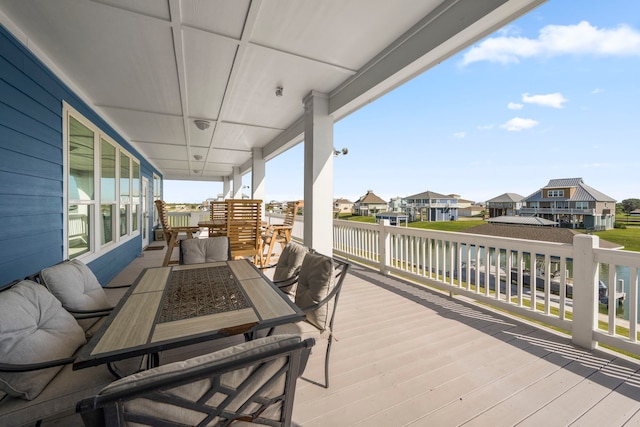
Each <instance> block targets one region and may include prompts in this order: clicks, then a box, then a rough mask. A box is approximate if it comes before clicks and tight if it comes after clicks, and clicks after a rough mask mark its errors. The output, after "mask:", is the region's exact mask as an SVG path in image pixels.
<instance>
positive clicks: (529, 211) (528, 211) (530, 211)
mask: <svg viewBox="0 0 640 427" xmlns="http://www.w3.org/2000/svg"><path fill="white" fill-rule="evenodd" d="M520 214H521V215H534V214H557V215H596V210H595V209H577V208H520Z"/></svg>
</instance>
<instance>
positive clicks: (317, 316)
mask: <svg viewBox="0 0 640 427" xmlns="http://www.w3.org/2000/svg"><path fill="white" fill-rule="evenodd" d="M333 285H334V265H333V260H332V259H331V258H330V257H328V256H325V255H321V254H317V253H312V252H310V253H308V254H307V255H306V256H305V257H304V261H302V266H301V267H300V277H299V279H298V288H297V289H296V300H295V301H296V305H297V306H298V307H300V308H302V309H304V308H306V307H309V306H311V305H314V304H317V303H319V302H320V301H322V300H323V299H324V298H325V297H326V296H327V295H328V294H329V292H331V289H333ZM332 307H333V302H332V301H330V302H329V303H327V304H324V305H323V306H322V307H319V308H317V309H315V310H310V311H307V312H306V315H307V321H308V322H309V323H311V324H313V325H315V326H316V327H318V328H319V329H320V330H324V329H325V328H326V327H327V326H328V323H329V321H330V320H331V319H330V317H329V316H330V313H331V308H332Z"/></svg>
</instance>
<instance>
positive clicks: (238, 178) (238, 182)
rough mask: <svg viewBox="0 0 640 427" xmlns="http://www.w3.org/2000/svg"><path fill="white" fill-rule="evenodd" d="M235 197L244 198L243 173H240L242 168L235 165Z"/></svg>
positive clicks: (233, 195)
mask: <svg viewBox="0 0 640 427" xmlns="http://www.w3.org/2000/svg"><path fill="white" fill-rule="evenodd" d="M231 197H232V198H234V199H242V175H240V168H239V167H238V166H234V168H233V194H232V195H231Z"/></svg>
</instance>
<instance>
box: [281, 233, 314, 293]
mask: <svg viewBox="0 0 640 427" xmlns="http://www.w3.org/2000/svg"><path fill="white" fill-rule="evenodd" d="M308 252H309V249H308V248H307V247H306V246H303V245H300V244H298V243H295V242H289V243H287V245H286V246H285V247H284V249H283V250H282V253H281V254H280V258H278V262H277V264H276V271H275V272H274V273H273V280H274V281H275V282H278V281H280V280H286V279H289V278H291V277H293V276H295V275H296V274H298V273H299V272H300V266H301V265H302V261H303V260H304V257H305V255H307V253H308ZM293 286H294V285H291V286H288V287H285V288H280V289H281V290H282V291H283V292H284V293H286V294H292V293H293V292H294V290H293V289H292V288H293Z"/></svg>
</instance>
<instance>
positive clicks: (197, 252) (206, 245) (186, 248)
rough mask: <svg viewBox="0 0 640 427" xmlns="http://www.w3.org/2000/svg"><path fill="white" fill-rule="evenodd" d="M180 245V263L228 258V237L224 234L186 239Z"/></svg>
mask: <svg viewBox="0 0 640 427" xmlns="http://www.w3.org/2000/svg"><path fill="white" fill-rule="evenodd" d="M180 245H181V246H180V250H181V252H182V260H181V262H182V264H202V263H205V262H217V261H227V260H228V259H229V238H227V237H226V236H224V237H209V238H206V239H186V240H183V241H182V242H181V243H180Z"/></svg>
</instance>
